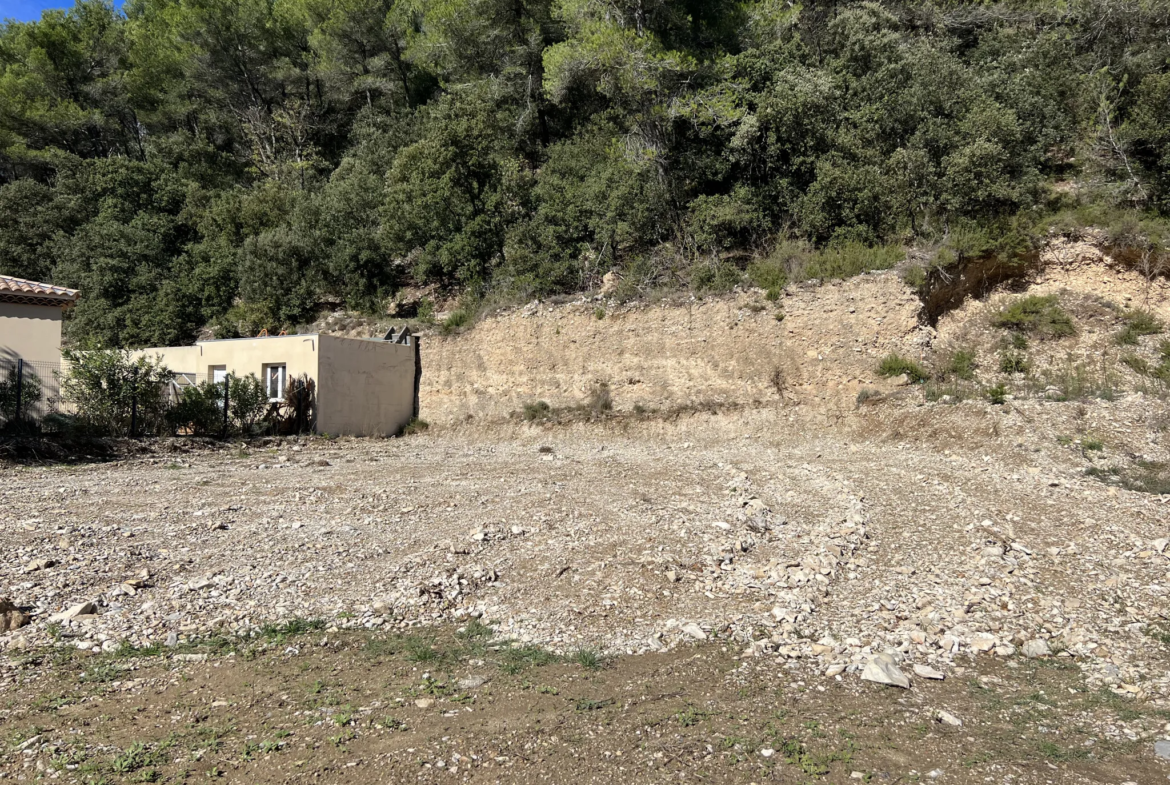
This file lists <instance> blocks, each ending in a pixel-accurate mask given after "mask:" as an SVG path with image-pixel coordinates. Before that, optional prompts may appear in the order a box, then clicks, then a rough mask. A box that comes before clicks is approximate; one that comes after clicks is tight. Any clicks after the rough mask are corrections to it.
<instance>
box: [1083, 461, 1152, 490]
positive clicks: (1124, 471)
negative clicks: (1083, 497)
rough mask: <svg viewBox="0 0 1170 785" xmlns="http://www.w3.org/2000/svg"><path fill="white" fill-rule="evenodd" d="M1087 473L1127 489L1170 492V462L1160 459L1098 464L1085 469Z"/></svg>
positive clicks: (1089, 475)
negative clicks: (1122, 463)
mask: <svg viewBox="0 0 1170 785" xmlns="http://www.w3.org/2000/svg"><path fill="white" fill-rule="evenodd" d="M1085 475H1086V476H1088V477H1092V478H1094V479H1097V480H1100V481H1101V482H1103V483H1106V484H1108V485H1116V486H1118V487H1120V488H1125V489H1126V490H1127V491H1137V492H1138V493H1151V494H1154V495H1155V496H1160V495H1164V494H1170V464H1166V463H1161V462H1158V461H1145V460H1136V461H1133V462H1132V463H1130V464H1128V465H1124V466H1109V467H1107V468H1101V467H1097V466H1093V467H1090V468H1088V469H1086V470H1085Z"/></svg>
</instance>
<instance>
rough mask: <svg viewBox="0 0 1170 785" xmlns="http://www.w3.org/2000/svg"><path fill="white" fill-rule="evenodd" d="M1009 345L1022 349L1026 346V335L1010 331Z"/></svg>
mask: <svg viewBox="0 0 1170 785" xmlns="http://www.w3.org/2000/svg"><path fill="white" fill-rule="evenodd" d="M1011 346H1012V348H1013V349H1016V350H1018V351H1021V352H1022V351H1024V350H1025V349H1027V348H1028V336H1026V335H1024V334H1023V333H1012V337H1011Z"/></svg>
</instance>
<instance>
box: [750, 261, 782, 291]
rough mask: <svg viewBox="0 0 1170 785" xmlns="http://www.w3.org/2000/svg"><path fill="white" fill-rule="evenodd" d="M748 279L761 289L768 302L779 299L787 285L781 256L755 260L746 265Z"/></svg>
mask: <svg viewBox="0 0 1170 785" xmlns="http://www.w3.org/2000/svg"><path fill="white" fill-rule="evenodd" d="M747 276H748V279H749V280H751V282H752V283H753V284H755V285H756V286H758V287H759V288H761V289H763V290H764V292H765V295H764V296H765V297H766V298H767V299H768V300H778V299H780V293H781V292H783V291H784V287H785V286H787V285H788V269H787V267H786V265H785V262H784V257H783V256H779V257H778V256H769V257H767V258H766V259H757V260H756V261H754V262H752V263H751V264H749V265H748V268H747Z"/></svg>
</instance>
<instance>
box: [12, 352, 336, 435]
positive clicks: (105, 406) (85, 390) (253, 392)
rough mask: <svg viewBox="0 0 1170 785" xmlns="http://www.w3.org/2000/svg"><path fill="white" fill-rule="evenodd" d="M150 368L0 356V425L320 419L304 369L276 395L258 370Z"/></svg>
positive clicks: (244, 430)
mask: <svg viewBox="0 0 1170 785" xmlns="http://www.w3.org/2000/svg"><path fill="white" fill-rule="evenodd" d="M147 370H148V371H150V372H147V371H144V370H143V369H141V368H136V367H134V366H118V365H114V366H103V365H101V364H94V365H93V366H92V367H91V366H89V365H88V364H86V363H82V364H80V365H78V366H71V365H70V364H69V363H67V362H62V363H51V362H35V361H29V360H22V359H15V360H8V361H0V433H4V434H8V435H13V434H47V435H53V434H67V433H68V434H85V435H90V436H131V437H138V436H165V435H192V436H213V437H226V436H239V435H244V436H251V435H261V434H272V433H281V434H284V433H304V432H308V431H312V430H313V429H314V427H315V425H316V401H315V384H314V382H313V380H312V379H309V378H307V377H305V378H301V379H290V380H288V384H285V385H282V390H281V396H280V397H278V398H273V397H270V394H269V391H268V390H267V389H266V388H265V387H264V385H263V384H262V382H261V381H260V380H259V379H257V378H256V377H255V376H234V375H229V374H223V373H217V374H214V375H209V374H200V373H186V372H181V371H169V370H161V371H160V370H150V369H147Z"/></svg>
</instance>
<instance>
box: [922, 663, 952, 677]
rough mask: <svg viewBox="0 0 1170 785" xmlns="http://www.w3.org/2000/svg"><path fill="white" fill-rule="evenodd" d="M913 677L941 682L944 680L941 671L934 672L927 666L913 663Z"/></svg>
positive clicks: (943, 674)
mask: <svg viewBox="0 0 1170 785" xmlns="http://www.w3.org/2000/svg"><path fill="white" fill-rule="evenodd" d="M914 675H915V676H921V677H922V678H924V679H934V680H935V681H942V680H943V679H945V678H946V674H945V673H943V672H942V671H936V670H935V669H934V668H932V667H930V666H929V665H922V664H920V663H914Z"/></svg>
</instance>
